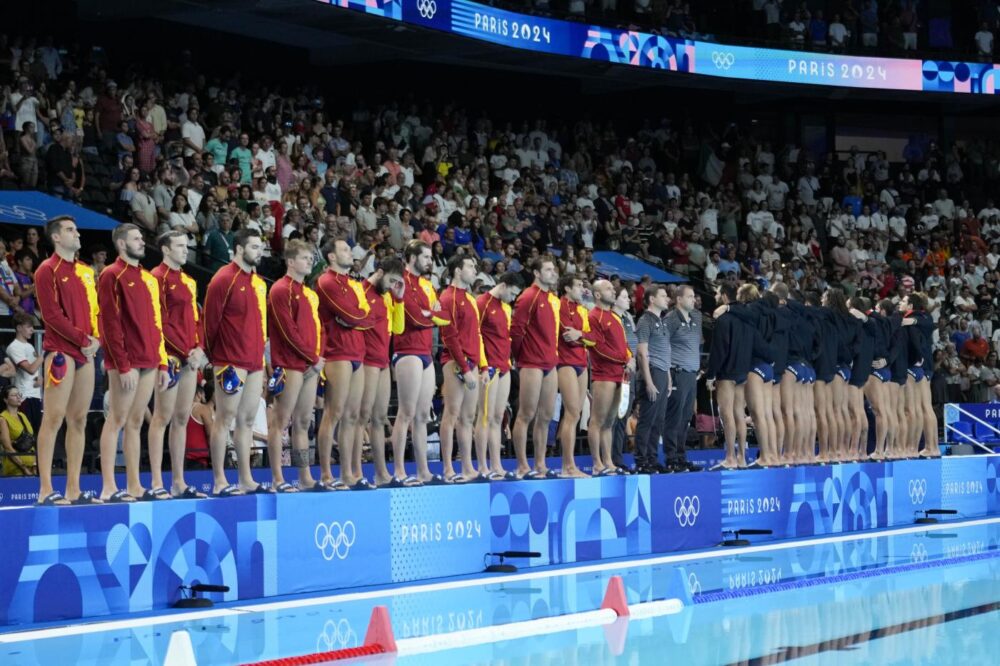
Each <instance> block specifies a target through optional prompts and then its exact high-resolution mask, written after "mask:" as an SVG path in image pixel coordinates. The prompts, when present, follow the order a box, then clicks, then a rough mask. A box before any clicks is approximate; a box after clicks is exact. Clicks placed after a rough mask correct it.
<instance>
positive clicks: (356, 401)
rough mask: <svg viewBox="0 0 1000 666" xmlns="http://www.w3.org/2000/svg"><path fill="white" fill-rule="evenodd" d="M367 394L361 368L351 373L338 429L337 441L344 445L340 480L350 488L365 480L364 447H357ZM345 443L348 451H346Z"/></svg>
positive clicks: (341, 454)
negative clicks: (359, 415)
mask: <svg viewBox="0 0 1000 666" xmlns="http://www.w3.org/2000/svg"><path fill="white" fill-rule="evenodd" d="M364 392H365V373H364V372H362V369H361V368H360V367H359V368H358V369H357V370H353V371H352V372H351V383H350V392H349V393H348V395H347V403H346V405H345V406H344V415H343V416H342V417H341V419H340V425H339V426H338V428H337V441H338V442H340V443H342V444H341V449H340V480H341V481H343V482H344V483H346V484H347V485H349V486H353V485H354V484H355V483H357V482H358V481H360V480H361V479H362V478H364V472H363V471H362V467H361V453H362V447H361V446H355V438H356V436H357V435H356V433H357V430H358V413H359V412H360V411H361V398H362V396H363V395H364ZM343 443H346V444H347V447H348V450H347V451H345V450H344V446H343Z"/></svg>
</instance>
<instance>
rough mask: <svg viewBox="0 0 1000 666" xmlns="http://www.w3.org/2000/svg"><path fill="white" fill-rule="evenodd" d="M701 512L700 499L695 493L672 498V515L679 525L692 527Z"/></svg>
mask: <svg viewBox="0 0 1000 666" xmlns="http://www.w3.org/2000/svg"><path fill="white" fill-rule="evenodd" d="M699 513H701V500H700V499H698V496H697V495H693V496H691V497H688V496H687V495H685V496H684V497H678V498H676V499H675V500H674V516H675V517H676V518H677V522H678V523H680V526H681V527H693V526H694V524H695V522H696V521H697V520H698V514H699Z"/></svg>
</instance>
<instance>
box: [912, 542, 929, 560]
mask: <svg viewBox="0 0 1000 666" xmlns="http://www.w3.org/2000/svg"><path fill="white" fill-rule="evenodd" d="M926 559H927V549H926V548H924V544H922V543H920V542H917V543H915V544H913V547H912V548H911V549H910V561H911V562H914V563H920V562H923V561H925V560H926Z"/></svg>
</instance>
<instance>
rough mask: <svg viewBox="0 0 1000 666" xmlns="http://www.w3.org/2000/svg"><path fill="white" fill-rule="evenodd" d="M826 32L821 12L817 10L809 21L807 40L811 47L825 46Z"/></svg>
mask: <svg viewBox="0 0 1000 666" xmlns="http://www.w3.org/2000/svg"><path fill="white" fill-rule="evenodd" d="M828 32H829V26H828V25H827V23H826V20H824V18H823V10H822V9H817V10H816V12H815V13H814V14H813V17H812V20H811V21H809V38H810V41H811V42H812V44H813V46H820V47H823V46H826V36H827V34H828Z"/></svg>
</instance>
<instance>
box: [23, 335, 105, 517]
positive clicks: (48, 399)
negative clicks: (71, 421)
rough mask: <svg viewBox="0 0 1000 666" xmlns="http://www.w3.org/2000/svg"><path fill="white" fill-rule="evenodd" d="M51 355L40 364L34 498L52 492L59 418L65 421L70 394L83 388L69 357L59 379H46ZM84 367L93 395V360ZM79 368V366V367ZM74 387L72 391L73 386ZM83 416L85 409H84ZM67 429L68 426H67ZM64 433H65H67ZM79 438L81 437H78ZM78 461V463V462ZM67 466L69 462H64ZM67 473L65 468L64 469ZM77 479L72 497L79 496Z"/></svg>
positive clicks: (67, 450) (80, 391) (60, 422)
mask: <svg viewBox="0 0 1000 666" xmlns="http://www.w3.org/2000/svg"><path fill="white" fill-rule="evenodd" d="M54 356H55V354H54V353H50V354H49V355H48V356H47V357H46V359H45V363H44V364H43V372H42V377H44V378H45V382H46V387H45V391H44V392H43V393H42V425H41V426H40V427H39V428H38V440H37V443H36V447H37V452H38V458H37V461H38V480H39V487H38V499H39V500H43V499H45V498H46V497H48V496H49V495H50V494H52V492H53V488H52V459H53V458H54V457H55V448H56V434H57V433H58V432H59V428H61V427H62V424H63V421H65V420H66V414H67V411H68V405H69V402H70V399H71V396H75V395H79V394H82V393H83V389H82V388H81V387H79V386H77V384H78V382H77V373H78V372H79V371H78V370H77V369H76V364H75V363H74V362H73V359H71V358H68V357H67V359H66V374H65V375H64V376H63V379H62V381H61V382H59V383H58V384H50V383H49V382H48V376H49V367H50V366H51V365H52V358H53V357H54ZM87 366H90V384H91V390H90V393H89V394H90V395H91V396H92V395H93V384H94V370H93V366H94V363H93V361H91V362H90V363H88V364H87V365H86V366H84V367H85V368H86V367H87ZM81 369H82V368H81ZM74 388H77V390H76V391H74V390H73V389H74ZM84 416H86V412H84ZM67 430H68V427H67ZM67 434H68V433H67ZM68 439H69V438H68V437H67V442H66V454H67V458H68V457H69V441H68ZM81 439H82V438H81ZM80 455H81V461H82V456H83V451H82V449H81V451H80ZM81 464H82V462H81ZM67 466H69V467H71V466H70V465H67ZM67 473H69V470H67ZM76 476H77V479H78V480H79V478H80V474H79V470H78V471H77V475H76ZM79 494H80V489H79V481H78V482H77V488H76V496H79ZM66 497H69V479H68V478H67V480H66Z"/></svg>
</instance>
